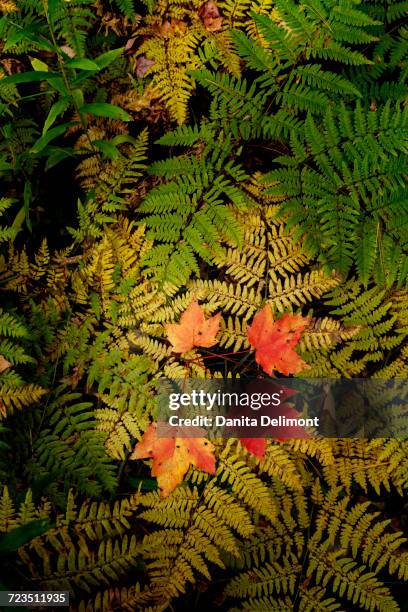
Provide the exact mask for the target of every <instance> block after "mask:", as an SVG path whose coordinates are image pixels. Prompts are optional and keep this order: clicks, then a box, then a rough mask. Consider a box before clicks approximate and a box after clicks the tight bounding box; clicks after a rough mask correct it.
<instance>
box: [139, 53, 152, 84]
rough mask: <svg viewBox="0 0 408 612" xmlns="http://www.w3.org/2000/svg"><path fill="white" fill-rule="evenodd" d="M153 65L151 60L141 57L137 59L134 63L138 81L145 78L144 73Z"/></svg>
mask: <svg viewBox="0 0 408 612" xmlns="http://www.w3.org/2000/svg"><path fill="white" fill-rule="evenodd" d="M153 65H154V61H153V60H149V59H147V57H144V56H143V55H142V56H140V57H138V58H137V61H136V75H137V76H138V77H139V79H142V78H143V77H144V76H145V74H146V72H147V71H148V70H149V68H150V67H151V66H153Z"/></svg>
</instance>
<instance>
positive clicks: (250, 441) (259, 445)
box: [240, 438, 266, 459]
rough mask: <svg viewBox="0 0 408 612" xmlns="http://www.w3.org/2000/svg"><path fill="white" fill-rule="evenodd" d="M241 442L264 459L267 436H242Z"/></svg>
mask: <svg viewBox="0 0 408 612" xmlns="http://www.w3.org/2000/svg"><path fill="white" fill-rule="evenodd" d="M240 442H241V444H242V445H243V446H245V448H246V449H247V450H248V451H249V452H250V453H252V454H253V455H256V457H259V458H260V459H263V457H264V455H265V450H266V438H240Z"/></svg>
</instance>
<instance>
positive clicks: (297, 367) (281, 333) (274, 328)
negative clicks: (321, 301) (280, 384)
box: [247, 304, 309, 376]
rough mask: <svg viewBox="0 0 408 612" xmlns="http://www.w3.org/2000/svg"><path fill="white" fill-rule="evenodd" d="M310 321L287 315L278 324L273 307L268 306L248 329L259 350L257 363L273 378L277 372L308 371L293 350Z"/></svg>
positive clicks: (251, 342) (256, 356) (253, 344)
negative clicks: (273, 374) (274, 317)
mask: <svg viewBox="0 0 408 612" xmlns="http://www.w3.org/2000/svg"><path fill="white" fill-rule="evenodd" d="M308 322H309V319H307V318H304V317H301V316H300V315H292V314H288V313H287V314H284V315H283V317H281V318H280V319H278V320H277V321H274V319H273V313H272V309H271V307H270V306H269V305H268V304H266V305H265V306H264V307H263V308H262V310H261V311H260V312H258V313H257V314H256V315H255V317H254V320H253V321H252V325H251V326H250V327H248V330H247V336H248V340H249V342H250V344H251V346H253V347H254V348H255V360H256V362H257V363H259V365H260V366H261V368H262V369H263V370H264V371H265V372H266V373H267V374H269V376H271V375H272V373H273V372H274V371H276V372H280V373H281V374H285V375H286V376H287V375H289V374H295V373H297V372H300V371H301V370H303V369H305V368H307V364H306V363H305V362H304V361H303V359H301V358H300V357H299V355H298V354H297V353H296V352H295V351H294V350H293V349H294V347H295V346H296V344H297V343H298V342H299V340H300V336H301V335H302V331H303V330H304V329H305V327H306V325H307V324H308Z"/></svg>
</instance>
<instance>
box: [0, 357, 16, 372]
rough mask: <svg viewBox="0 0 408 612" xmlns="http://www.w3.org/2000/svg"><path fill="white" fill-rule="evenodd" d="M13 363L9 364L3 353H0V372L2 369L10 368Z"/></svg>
mask: <svg viewBox="0 0 408 612" xmlns="http://www.w3.org/2000/svg"><path fill="white" fill-rule="evenodd" d="M12 365H13V364H11V363H10V362H9V361H7V359H6V358H5V357H3V355H0V374H1V373H2V372H4V370H7V369H8V368H11V366H12Z"/></svg>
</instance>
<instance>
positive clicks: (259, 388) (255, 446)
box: [226, 380, 310, 459]
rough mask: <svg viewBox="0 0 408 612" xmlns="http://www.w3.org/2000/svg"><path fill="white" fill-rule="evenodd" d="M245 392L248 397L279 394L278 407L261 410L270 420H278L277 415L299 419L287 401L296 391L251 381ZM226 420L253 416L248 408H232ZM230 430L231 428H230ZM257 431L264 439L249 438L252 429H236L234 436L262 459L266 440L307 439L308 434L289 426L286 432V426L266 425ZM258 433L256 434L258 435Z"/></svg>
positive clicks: (270, 382) (271, 383) (272, 384)
mask: <svg viewBox="0 0 408 612" xmlns="http://www.w3.org/2000/svg"><path fill="white" fill-rule="evenodd" d="M245 392H246V393H248V394H249V395H250V396H251V395H253V394H256V395H258V396H259V395H260V394H264V393H268V394H269V395H270V396H272V395H273V394H277V393H279V395H280V397H281V402H280V404H279V406H269V407H264V408H263V409H262V414H265V415H268V416H270V417H271V419H274V418H278V417H279V415H281V416H284V417H286V418H289V419H293V418H299V413H298V412H297V410H295V409H294V408H293V406H291V405H290V404H288V403H287V400H289V401H290V398H291V396H293V395H296V394H297V391H296V390H294V389H289V388H287V387H284V386H283V385H282V384H277V383H276V382H275V381H272V380H251V381H249V382H248V384H247V385H246V387H245ZM226 416H227V418H232V419H234V418H237V417H248V418H249V419H250V418H252V417H253V416H254V412H253V410H252V409H251V407H250V406H234V407H233V408H231V409H230V410H229V411H228V413H227V415H226ZM230 429H231V428H230ZM259 431H262V433H263V434H266V437H256V438H253V437H249V436H250V434H251V433H253V427H252V426H251V427H245V426H244V427H237V429H236V434H237V437H238V438H239V440H240V442H241V444H242V445H243V446H244V447H245V448H246V449H247V450H248V451H249V452H250V453H252V454H253V455H255V456H256V457H259V458H260V459H263V458H264V456H265V450H266V440H267V438H269V439H271V440H277V441H279V442H283V441H284V440H286V439H287V438H288V437H289V438H302V439H304V438H309V437H310V436H309V434H308V433H307V431H306V429H305V428H304V427H302V426H293V425H292V426H291V427H290V430H289V431H288V429H287V427H286V426H276V425H267V426H263V427H262V428H261V429H260V430H259ZM259 431H258V433H259ZM288 434H289V435H288Z"/></svg>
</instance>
